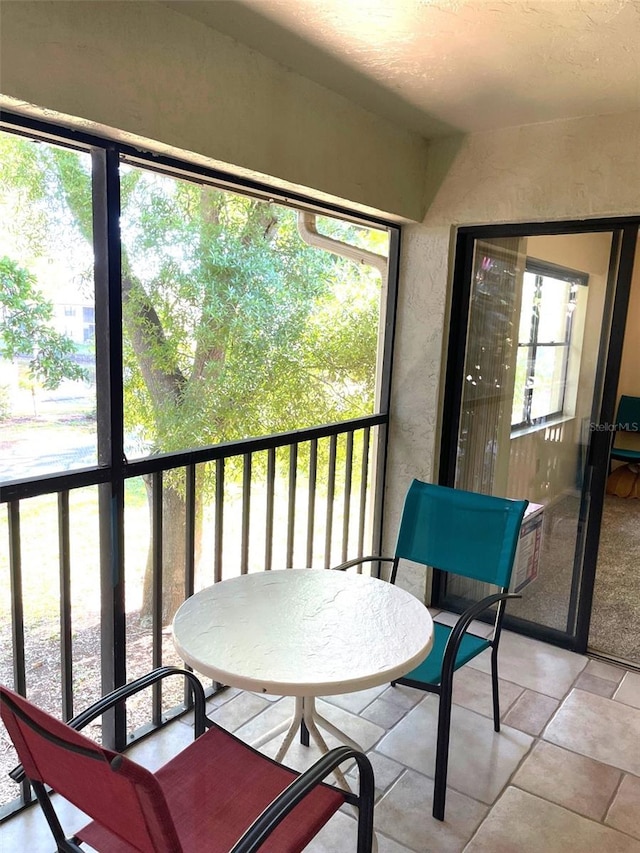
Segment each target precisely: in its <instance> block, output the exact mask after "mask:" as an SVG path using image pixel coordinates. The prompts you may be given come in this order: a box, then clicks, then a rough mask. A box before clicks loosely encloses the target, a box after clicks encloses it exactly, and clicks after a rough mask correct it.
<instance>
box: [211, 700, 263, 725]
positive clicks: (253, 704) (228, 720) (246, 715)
mask: <svg viewBox="0 0 640 853" xmlns="http://www.w3.org/2000/svg"><path fill="white" fill-rule="evenodd" d="M270 704H271V703H270V702H268V701H267V700H266V699H263V698H262V697H261V696H256V695H255V694H254V693H239V694H238V695H237V696H234V697H233V699H231V700H229V702H225V703H224V705H221V706H220V707H219V708H216V709H215V710H214V711H212V712H211V713H210V714H209V716H210V717H211V719H212V720H215V722H216V723H218V725H219V726H222V727H223V728H224V729H226V730H227V731H229V732H234V731H235V730H236V729H239V728H240V726H242V725H244V723H245V722H246V721H247V720H248V719H250V718H251V717H255V716H256V714H259V713H260V712H261V711H264V710H265V708H268V707H269V705H270Z"/></svg>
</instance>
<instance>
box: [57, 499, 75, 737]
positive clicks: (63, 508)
mask: <svg viewBox="0 0 640 853" xmlns="http://www.w3.org/2000/svg"><path fill="white" fill-rule="evenodd" d="M58 560H59V564H60V676H61V681H62V683H61V687H62V719H63V720H70V719H71V717H73V658H72V654H73V646H72V641H71V637H72V632H71V546H70V540H69V492H66V491H65V492H58Z"/></svg>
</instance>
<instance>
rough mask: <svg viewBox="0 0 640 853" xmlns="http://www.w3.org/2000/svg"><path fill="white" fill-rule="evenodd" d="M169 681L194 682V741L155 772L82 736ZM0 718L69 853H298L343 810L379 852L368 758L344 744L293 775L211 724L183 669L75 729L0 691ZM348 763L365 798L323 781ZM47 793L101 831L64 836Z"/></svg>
mask: <svg viewBox="0 0 640 853" xmlns="http://www.w3.org/2000/svg"><path fill="white" fill-rule="evenodd" d="M169 675H181V676H183V677H185V678H186V679H187V682H188V684H189V687H190V691H191V695H192V697H193V701H194V730H195V732H194V733H195V740H194V742H193V743H192V744H190V745H189V746H188V747H187V748H186V749H184V750H183V751H182V752H181V753H179V754H178V755H177V756H176V757H175V758H173V759H172V760H171V761H169V762H168V763H167V764H165V765H164V767H161V768H160V769H159V770H158V771H157V772H155V773H152V772H150V771H149V770H146V769H145V768H144V767H141V766H140V765H139V764H136V763H135V762H134V761H132V760H130V759H129V758H127V757H126V756H125V755H122V754H121V753H118V752H114V751H112V750H109V749H106V748H103V747H101V746H99V745H98V744H96V743H95V742H94V741H92V740H90V739H89V738H87V737H85V736H84V735H82V734H80V733H79V731H78V730H79V729H81V728H82V727H83V726H86V725H87V723H89V722H91V721H92V720H94V719H95V718H96V717H99V716H100V715H101V714H103V713H104V712H105V711H106V710H107V709H109V708H112V707H113V706H114V705H116V704H117V703H118V702H121V701H122V700H123V699H125V698H127V697H128V696H131V695H133V694H134V693H137V692H138V691H140V690H142V689H143V688H145V687H148V686H149V685H151V684H153V683H155V682H157V681H159V680H160V679H162V678H165V677H167V676H169ZM0 713H1V715H2V719H3V721H4V723H5V725H6V727H7V730H8V732H9V735H10V736H11V739H12V740H13V743H14V745H15V747H16V750H17V752H18V757H19V759H20V761H21V766H19V767H17V768H16V769H15V770H13V771H12V773H11V776H12V777H13V778H14V780H16V781H20V779H21V778H24V776H25V775H26V778H27V779H28V780H29V782H30V783H31V785H32V786H33V789H34V791H35V794H36V797H37V798H38V801H39V803H40V805H41V807H42V810H43V811H44V814H45V817H46V819H47V822H48V824H49V827H50V828H51V832H52V833H53V836H54V838H55V841H56V844H57V845H58V850H59V851H64V853H82V848H81V847H80V846H79V844H81V843H82V842H86V843H87V844H89V845H91V846H92V847H93V848H95V849H96V850H98V851H104V852H105V853H182V851H185V853H186V851H189V853H251V851H258V850H259V851H261V853H267V851H269V853H294V851H301V850H303V848H304V847H305V846H306V845H307V844H308V843H309V842H310V841H311V839H312V838H313V837H314V836H315V835H316V834H317V833H318V832H319V830H320V829H321V828H322V827H323V826H324V825H325V824H326V823H327V821H328V820H329V819H330V818H331V816H332V815H333V814H334V813H335V812H336V811H337V810H338V809H339V808H340V806H342V805H343V803H345V802H347V803H351V804H352V805H354V806H356V807H357V809H358V841H357V851H358V853H370V851H371V848H372V840H373V798H374V783H373V771H372V769H371V764H370V763H369V760H368V759H367V758H366V756H365V755H363V754H362V753H361V752H357V751H356V750H353V749H351V748H350V747H347V746H341V747H338V748H337V749H333V750H331V751H330V752H328V753H327V754H326V755H324V756H322V758H320V759H319V761H317V762H316V763H315V764H314V765H313V766H312V767H311V768H309V770H307V771H305V772H304V773H302V774H298V773H295V772H294V771H292V770H289V769H288V768H286V767H283V766H282V765H281V764H278V763H276V762H275V761H272V760H271V759H270V758H267V757H265V756H264V755H262V754H261V753H259V752H257V751H256V750H254V749H252V748H251V747H250V746H247V744H245V743H243V742H242V741H241V740H239V739H238V738H236V737H234V736H233V735H231V734H229V733H228V732H226V731H225V730H224V729H221V728H220V727H219V726H217V725H216V724H215V723H213V722H212V721H211V720H209V719H208V718H207V716H206V714H205V696H204V690H203V688H202V685H201V684H200V682H199V681H198V679H197V678H196V677H195V675H193V674H192V673H190V672H187V671H185V670H181V669H178V668H175V667H161V668H160V669H156V670H154V671H153V672H152V673H149V674H148V675H146V676H143V677H142V678H139V679H137V680H136V681H133V682H132V683H130V684H127V685H125V686H124V687H121V688H119V689H118V690H115V691H113V692H112V693H110V694H109V695H108V696H105V697H104V698H103V699H101V700H99V701H98V702H96V703H95V704H94V705H92V706H91V707H90V708H88V709H87V710H86V711H84V712H83V713H82V714H80V715H78V716H77V717H74V719H73V720H71V721H70V722H69V723H62V722H60V721H59V720H56V719H55V718H54V717H52V716H50V715H49V714H47V713H45V712H44V711H42V710H41V709H39V708H37V707H36V706H35V705H33V704H31V703H30V702H28V701H27V700H26V699H25V698H24V697H22V696H19V695H18V694H17V693H15V692H14V691H12V690H9V689H7V688H6V687H2V686H0ZM350 759H355V761H356V763H357V766H358V770H359V775H360V787H359V793H358V794H355V793H352V792H350V791H343V790H341V789H338V788H334V787H332V786H331V785H328V784H326V783H324V782H323V781H322V780H324V779H325V778H326V777H327V776H328V775H329V774H330V773H331V772H332V771H333V770H334V769H335V768H336V767H337V766H338V765H339V764H341V763H342V762H344V761H346V760H350ZM45 786H47V787H50V788H51V789H52V791H55V792H57V793H59V794H60V795H62V796H63V797H65V798H66V799H67V800H69V801H70V802H72V803H73V804H74V805H75V806H77V807H78V808H79V809H81V810H82V811H83V812H85V814H87V815H88V816H89V817H90V818H92V822H91V823H89V824H88V825H87V826H85V827H84V829H82V830H80V831H79V832H77V833H76V834H75V835H73V836H71V837H66V836H65V833H64V831H63V829H62V827H61V824H60V822H59V820H58V817H57V815H56V812H55V809H54V806H53V803H52V801H51V799H50V798H49V793H48V790H47V787H45Z"/></svg>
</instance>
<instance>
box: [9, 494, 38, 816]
mask: <svg viewBox="0 0 640 853" xmlns="http://www.w3.org/2000/svg"><path fill="white" fill-rule="evenodd" d="M7 510H8V521H9V577H10V584H11V634H12V643H13V689H14V690H15V691H16V693H19V694H20V695H21V696H26V695H27V678H26V668H25V655H24V607H23V601H22V547H21V544H20V501H10V502H9V504H8V506H7ZM20 787H21V792H22V800H23V802H25V803H28V802H30V801H31V799H32V796H31V786H30V785H29V783H28V782H22V784H21V786H20Z"/></svg>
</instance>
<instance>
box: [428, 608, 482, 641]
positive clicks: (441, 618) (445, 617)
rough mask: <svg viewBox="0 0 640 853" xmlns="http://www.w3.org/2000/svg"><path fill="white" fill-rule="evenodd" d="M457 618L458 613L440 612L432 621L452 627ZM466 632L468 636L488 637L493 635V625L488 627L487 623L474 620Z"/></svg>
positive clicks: (458, 616)
mask: <svg viewBox="0 0 640 853" xmlns="http://www.w3.org/2000/svg"><path fill="white" fill-rule="evenodd" d="M459 618H460V614H459V613H448V612H447V611H446V610H441V611H440V613H438V615H437V616H436V617H435V618H434V620H433V621H434V622H440V623H441V624H442V625H450V626H453V625H455V624H456V622H457V621H458V619H459ZM467 630H468V631H469V633H470V634H477V636H478V637H490V636H491V635H492V634H493V624H491V625H489V624H488V623H487V622H479V621H478V620H477V619H476V620H475V621H474V622H472V623H471V625H469V628H468V629H467Z"/></svg>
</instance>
